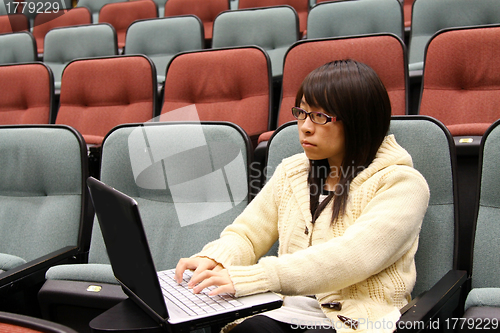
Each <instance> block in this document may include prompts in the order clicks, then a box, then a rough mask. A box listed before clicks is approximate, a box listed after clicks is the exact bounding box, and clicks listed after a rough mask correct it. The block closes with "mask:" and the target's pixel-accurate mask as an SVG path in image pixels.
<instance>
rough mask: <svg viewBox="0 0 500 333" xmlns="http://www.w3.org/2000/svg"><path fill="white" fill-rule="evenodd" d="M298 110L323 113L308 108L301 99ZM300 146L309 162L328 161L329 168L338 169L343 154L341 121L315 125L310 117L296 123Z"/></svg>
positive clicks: (342, 126) (343, 138)
mask: <svg viewBox="0 0 500 333" xmlns="http://www.w3.org/2000/svg"><path fill="white" fill-rule="evenodd" d="M300 108H301V109H304V110H306V111H307V112H323V113H326V112H325V110H323V109H321V108H314V107H311V106H309V105H308V104H307V103H306V101H305V99H304V98H302V101H301V102H300ZM326 114H327V113H326ZM297 124H298V127H299V138H300V144H301V145H302V148H303V149H304V152H305V153H306V156H307V158H309V159H310V160H322V159H328V162H329V163H330V167H334V166H335V167H340V166H341V165H342V161H343V160H344V154H345V137H344V125H343V123H342V121H333V122H328V123H326V124H324V125H319V124H315V123H313V122H312V121H311V118H310V117H307V118H306V119H305V120H298V121H297Z"/></svg>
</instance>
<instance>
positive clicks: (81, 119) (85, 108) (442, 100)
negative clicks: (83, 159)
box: [0, 17, 500, 144]
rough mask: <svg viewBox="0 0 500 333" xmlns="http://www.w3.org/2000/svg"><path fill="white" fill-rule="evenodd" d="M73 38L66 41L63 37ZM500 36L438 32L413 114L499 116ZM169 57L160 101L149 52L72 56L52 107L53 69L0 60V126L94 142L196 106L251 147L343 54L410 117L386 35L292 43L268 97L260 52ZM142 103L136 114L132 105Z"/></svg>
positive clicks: (400, 64)
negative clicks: (305, 83)
mask: <svg viewBox="0 0 500 333" xmlns="http://www.w3.org/2000/svg"><path fill="white" fill-rule="evenodd" d="M189 18H193V17H189ZM186 19H187V18H186ZM100 27H101V26H92V29H98V28H100ZM102 27H103V28H105V27H107V26H102ZM89 29H90V27H89ZM61 30H62V29H61ZM55 32H56V31H54V33H55ZM71 36H72V35H69V36H68V37H67V39H63V40H64V41H66V40H68V41H69V40H70V39H71ZM499 36H500V27H498V26H479V27H474V28H461V29H452V30H447V31H442V32H440V33H439V34H437V35H436V36H435V37H434V38H433V39H432V40H431V43H430V44H429V47H428V52H427V58H426V59H427V65H426V67H425V70H424V81H423V85H422V87H421V97H419V100H420V107H419V113H420V114H422V115H430V116H433V117H435V118H437V119H439V120H440V121H442V122H443V123H444V124H445V125H446V126H448V127H449V129H450V131H451V132H452V134H453V135H454V136H457V137H458V136H479V137H480V136H481V135H482V134H483V133H484V131H485V129H486V128H487V127H488V126H489V125H490V124H491V123H492V122H494V121H495V120H496V119H498V118H500V115H499V114H498V112H497V111H496V110H497V108H495V105H497V104H498V103H499V101H498V100H499V95H498V93H497V92H498V89H500V84H499V83H500V80H499V77H498V71H499V68H498V66H499V64H498V62H496V61H495V59H496V57H495V54H497V53H498V49H499V48H498V43H496V41H498V38H499ZM172 57H173V60H172V61H171V62H170V63H169V65H168V69H167V70H166V81H165V82H164V84H163V85H162V87H163V94H162V96H161V98H160V99H158V98H157V97H156V92H157V89H156V82H157V77H156V74H155V66H152V62H151V61H150V59H149V58H147V57H144V56H137V55H135V56H134V55H129V56H112V57H102V58H93V59H91V58H89V59H80V60H76V61H72V62H70V64H69V65H68V66H67V67H66V69H65V70H64V72H63V74H62V75H61V74H59V75H61V76H62V84H61V92H60V106H59V107H57V106H56V105H51V101H52V97H51V93H50V92H51V86H52V84H51V83H50V82H51V73H50V71H48V70H47V68H43V67H44V66H43V65H42V64H41V63H38V64H36V65H35V64H30V65H28V64H23V65H5V66H0V71H2V73H5V74H3V75H2V76H0V80H2V81H3V83H2V87H4V88H3V89H4V91H9V92H10V93H9V94H5V95H3V97H2V100H3V101H2V102H1V103H0V107H1V108H2V109H3V111H4V112H2V113H1V114H0V115H1V116H2V118H3V119H2V120H1V121H2V123H3V124H8V123H10V124H12V123H18V124H19V123H49V122H52V123H53V122H54V121H55V122H56V123H60V124H67V125H71V126H74V127H75V128H76V129H77V130H79V131H80V132H81V133H82V134H83V135H84V137H85V138H86V140H87V143H89V144H100V141H101V140H102V137H103V136H104V135H105V134H106V133H107V132H108V131H109V130H110V129H111V128H112V127H113V126H116V125H117V124H119V123H124V122H142V121H148V120H150V119H152V118H154V117H156V116H158V115H160V114H161V115H162V118H161V119H160V120H167V119H170V120H193V118H191V117H192V116H193V115H192V114H191V115H190V114H189V113H188V112H184V113H183V112H177V113H170V112H171V111H174V110H176V109H179V108H182V107H186V106H189V105H195V107H196V111H197V117H199V119H201V120H224V121H231V122H233V123H235V124H238V125H240V126H241V127H242V128H243V129H244V130H245V131H246V132H247V133H248V134H249V135H250V136H251V137H252V140H253V141H254V142H255V143H257V138H259V137H260V138H259V139H258V141H259V142H262V141H267V139H268V138H269V137H270V135H271V133H272V132H267V131H269V130H273V129H274V128H276V126H279V125H282V124H283V123H285V122H287V121H290V120H293V117H292V116H291V114H290V111H289V110H290V108H291V107H292V106H293V105H294V103H295V94H296V91H297V90H298V88H299V86H300V84H301V82H302V80H303V79H304V77H305V76H306V75H307V74H308V73H309V72H310V71H312V70H313V69H314V68H316V67H319V66H320V65H322V64H324V63H326V62H328V61H331V60H334V59H342V58H353V59H356V60H358V61H361V62H364V63H367V64H368V65H370V66H371V67H372V68H374V70H375V71H376V72H377V73H378V74H379V76H380V77H381V80H382V82H383V83H384V84H385V86H386V88H387V90H388V92H389V97H390V99H391V104H392V112H393V114H394V115H405V114H409V113H410V112H409V111H408V110H409V106H408V104H409V102H408V72H407V69H406V61H405V59H406V54H405V48H404V46H403V44H402V43H401V40H400V39H399V38H397V37H395V36H393V35H387V34H379V35H371V36H356V37H348V38H330V39H315V40H301V41H299V42H296V43H294V44H293V45H292V47H290V48H289V49H287V51H286V58H285V61H284V66H283V84H282V87H281V88H282V89H281V92H280V94H278V96H279V99H275V100H273V98H275V97H276V95H275V94H273V92H272V84H271V77H272V74H271V72H272V71H271V69H270V68H271V64H270V59H269V54H268V53H266V52H264V51H263V50H262V49H260V48H257V47H237V48H221V49H208V50H202V51H191V52H184V53H181V54H177V55H175V56H172ZM450 59H453V61H450ZM242 63H245V66H241V64H242ZM470 63H474V64H475V66H470ZM34 68H37V69H36V71H41V72H45V74H44V75H42V74H36V75H35V74H30V73H29V70H31V69H34ZM63 68H64V65H63V64H59V66H58V67H56V66H54V67H53V72H57V73H61V72H62V69H63ZM214 73H217V74H216V75H215V74H214ZM35 77H36V80H37V81H35V79H34V78H35ZM31 85H34V87H30V86H31ZM133 87H139V88H133ZM26 91H30V94H26V93H25V92H26ZM131 91H133V92H134V93H133V94H132V93H130V92H131ZM35 92H36V93H35ZM139 92H142V93H141V94H140V93H139ZM83 96H84V97H83ZM146 100H148V101H149V102H147V103H146V102H145V101H146ZM52 104H54V102H53V101H52ZM139 104H140V105H141V107H140V109H141V110H142V111H140V110H139V109H138V108H137V107H136V106H137V105H139ZM44 105H45V108H43V106H44ZM125 105H126V107H125ZM103 106H105V112H103ZM113 106H114V107H113ZM273 106H274V107H275V108H276V109H277V107H278V106H279V107H280V109H279V112H276V110H273ZM112 110H114V111H112ZM50 112H52V116H50ZM473 112H474V117H471V115H472V113H473ZM167 113H169V116H168V117H167V116H166V114H167ZM56 114H57V117H56ZM174 115H175V117H174ZM96 124H97V125H96ZM265 132H266V133H265ZM263 133H265V134H263Z"/></svg>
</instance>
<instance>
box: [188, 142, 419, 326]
mask: <svg viewBox="0 0 500 333" xmlns="http://www.w3.org/2000/svg"><path fill="white" fill-rule="evenodd" d="M308 168H309V160H308V159H307V157H306V156H305V154H298V155H294V156H292V157H289V158H287V159H284V160H283V162H282V163H281V164H280V165H279V166H278V167H277V169H276V171H275V173H274V175H273V177H272V178H271V179H270V180H269V182H268V183H267V184H266V185H265V186H264V188H263V189H262V190H261V192H260V193H259V194H258V195H257V196H256V197H255V199H254V200H253V201H252V202H251V203H250V204H249V205H248V206H247V208H246V209H245V211H244V212H243V213H242V214H241V215H240V216H239V217H238V218H237V219H236V220H235V221H234V223H233V224H231V225H230V226H228V227H227V228H226V229H225V230H224V231H223V232H222V234H221V237H220V239H218V240H216V241H214V242H211V243H209V244H207V245H206V246H205V247H204V248H203V250H202V251H201V252H200V253H199V254H197V256H204V257H208V258H212V259H214V260H216V261H217V262H219V263H221V264H222V265H224V267H226V268H227V269H228V272H229V274H230V277H231V280H232V281H233V283H234V287H235V290H236V295H237V296H242V295H248V294H255V293H260V292H265V291H269V290H270V291H273V292H276V293H280V294H282V295H316V298H317V300H318V302H319V303H320V304H322V303H327V302H333V301H340V302H341V303H342V310H341V311H335V310H330V309H323V312H324V313H325V315H326V316H327V317H328V318H329V320H331V325H333V326H334V328H336V329H337V331H338V332H344V331H345V332H353V330H351V329H350V328H348V327H347V326H346V325H343V323H342V322H341V321H340V320H339V319H338V317H337V315H339V314H340V315H343V316H345V317H348V318H353V319H356V320H358V322H359V327H358V329H357V330H356V332H364V331H373V332H383V331H387V332H391V331H393V330H394V329H395V328H396V326H395V322H396V321H397V319H398V318H399V312H398V311H397V310H398V309H400V308H401V307H403V306H404V305H405V304H407V302H408V301H409V298H410V292H411V290H412V288H413V286H414V283H415V278H416V271H415V262H414V255H415V252H416V250H417V245H418V235H419V231H420V226H421V223H422V219H423V217H424V214H425V212H426V209H427V204H428V200H429V189H428V186H427V183H426V181H425V179H424V178H423V177H422V175H421V174H420V173H419V172H418V171H416V170H415V169H413V167H412V160H411V157H410V155H409V154H408V153H407V152H406V150H404V149H403V148H402V147H401V146H399V145H398V144H397V143H396V140H395V139H394V136H392V135H391V136H387V137H386V138H385V140H384V142H383V143H382V145H381V146H380V148H379V150H378V152H377V155H376V157H375V159H374V161H373V162H372V163H371V164H370V165H369V166H368V168H366V169H364V170H363V171H362V172H361V173H360V174H358V176H357V177H356V178H354V179H353V181H352V183H351V184H350V192H349V200H348V203H347V206H346V212H345V214H344V215H343V216H340V217H339V218H338V219H337V221H336V222H335V223H334V224H333V225H331V215H332V202H330V203H329V204H328V205H327V207H326V208H325V209H324V210H323V212H322V213H321V215H320V216H319V218H318V219H317V221H316V223H315V224H314V225H313V224H312V223H311V220H312V216H311V211H310V206H309V188H308V184H307V176H308ZM306 227H307V228H308V229H309V232H308V234H306V233H305V232H304V231H305V228H306ZM278 239H279V256H278V257H262V256H263V255H264V254H266V252H267V251H268V250H269V249H270V247H271V246H272V245H273V243H274V242H275V241H276V240H278ZM310 244H311V245H310ZM261 257H262V258H261ZM259 258H260V260H259ZM381 318H383V319H381ZM387 318H389V322H388V321H387V320H388V319H387ZM377 321H378V322H377Z"/></svg>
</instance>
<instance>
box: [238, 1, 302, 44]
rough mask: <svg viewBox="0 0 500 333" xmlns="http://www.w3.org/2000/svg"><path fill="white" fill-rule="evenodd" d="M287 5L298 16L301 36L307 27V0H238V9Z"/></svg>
mask: <svg viewBox="0 0 500 333" xmlns="http://www.w3.org/2000/svg"><path fill="white" fill-rule="evenodd" d="M280 5H289V6H291V7H293V9H295V11H296V12H297V15H298V16H299V32H300V36H301V37H302V36H303V35H304V33H305V31H306V29H307V15H308V13H309V0H239V3H238V9H246V8H256V7H270V6H280Z"/></svg>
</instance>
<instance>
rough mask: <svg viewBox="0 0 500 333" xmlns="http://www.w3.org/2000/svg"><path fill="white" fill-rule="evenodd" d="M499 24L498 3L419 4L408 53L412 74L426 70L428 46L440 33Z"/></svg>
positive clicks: (424, 0) (449, 0) (450, 0)
mask: <svg viewBox="0 0 500 333" xmlns="http://www.w3.org/2000/svg"><path fill="white" fill-rule="evenodd" d="M495 23H500V6H499V5H498V1H496V0H476V1H469V0H440V1H436V0H416V1H415V2H414V4H413V10H412V18H411V34H410V44H409V50H408V52H409V53H408V57H409V69H410V71H419V70H420V71H421V70H422V69H423V67H424V55H425V48H426V45H427V43H428V42H429V40H430V39H431V37H432V36H433V35H434V34H435V33H436V32H438V31H439V30H442V29H445V28H452V27H464V26H473V25H483V24H495Z"/></svg>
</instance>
